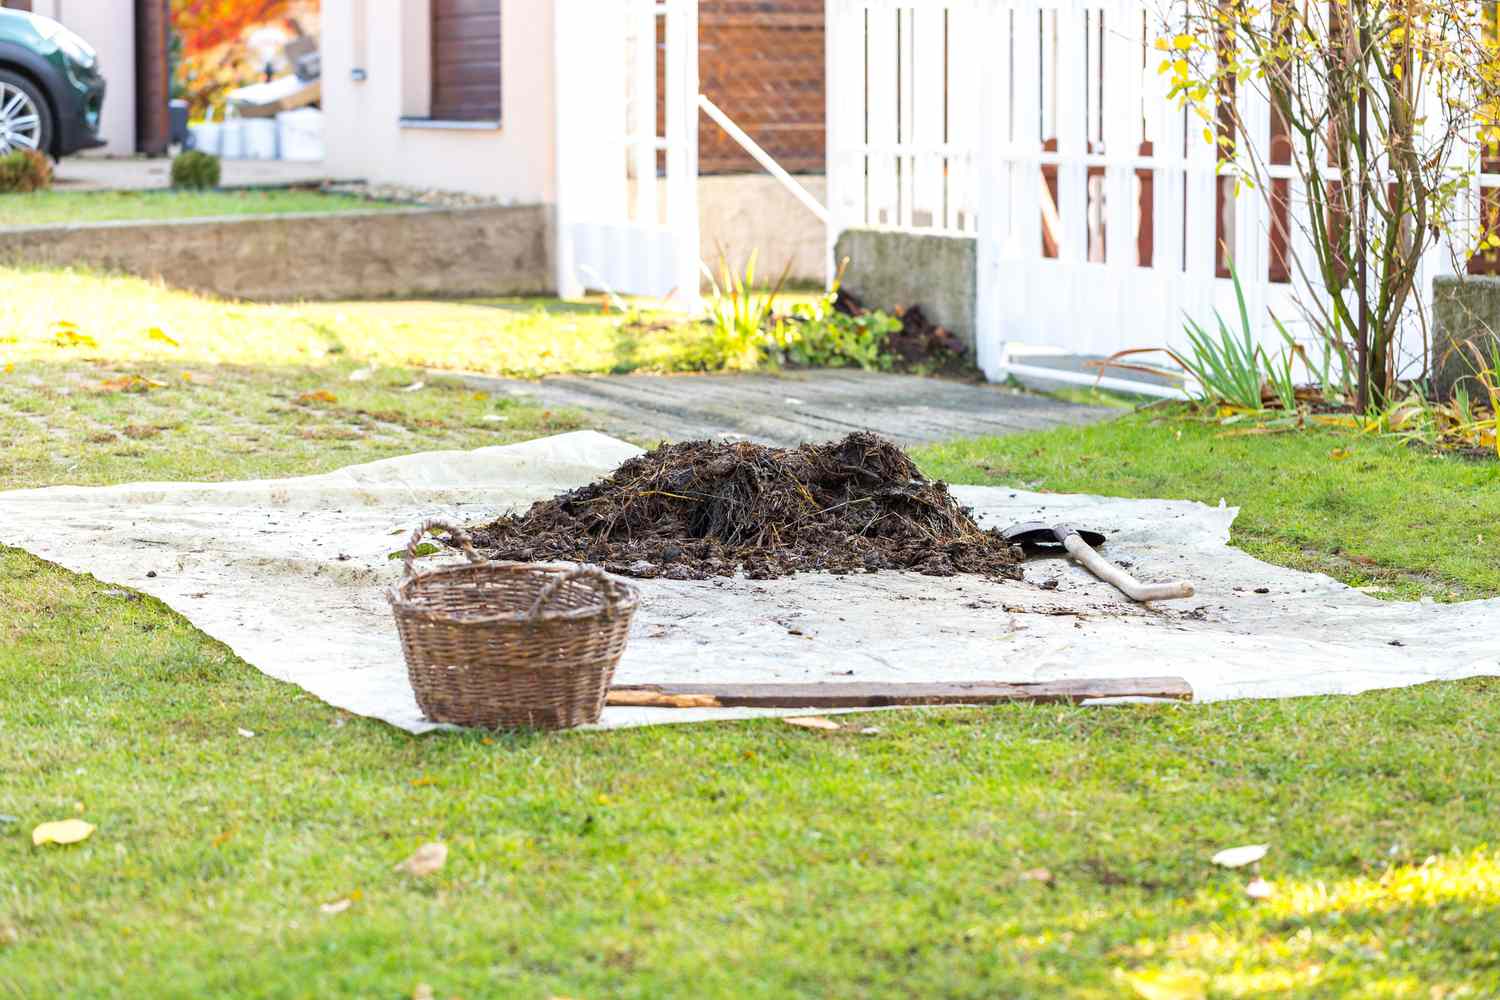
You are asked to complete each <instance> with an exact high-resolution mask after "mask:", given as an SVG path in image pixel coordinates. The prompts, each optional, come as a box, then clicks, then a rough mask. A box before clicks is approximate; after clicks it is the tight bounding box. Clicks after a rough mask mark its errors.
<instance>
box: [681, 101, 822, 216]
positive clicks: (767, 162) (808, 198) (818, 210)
mask: <svg viewBox="0 0 1500 1000" xmlns="http://www.w3.org/2000/svg"><path fill="white" fill-rule="evenodd" d="M698 107H700V108H702V109H703V113H704V114H706V115H708V117H710V118H712V119H713V120H714V123H715V124H717V125H718V126H719V128H721V129H723V130H724V131H725V132H727V133H728V134H729V138H731V139H733V140H734V141H735V142H737V143H739V144H740V146H741V148H743V149H744V150H745V152H747V153H749V154H750V156H751V157H752V158H753V159H754V160H755V162H756V163H759V164H760V165H761V166H762V167H764V168H765V170H766V173H768V174H770V175H771V176H772V177H774V178H776V179H777V180H778V181H780V182H781V186H782V187H784V188H786V189H787V190H788V191H790V192H791V194H792V197H793V198H796V199H797V200H798V201H800V202H801V203H802V205H803V207H804V208H806V209H807V210H808V211H809V212H811V213H812V214H813V215H816V216H817V217H818V221H819V222H821V223H823V225H825V226H826V225H828V224H829V223H830V222H831V221H832V217H831V216H830V215H829V214H828V209H827V208H826V207H825V206H824V205H823V203H822V202H820V201H818V199H816V198H814V197H813V196H812V195H811V194H810V193H809V192H808V190H807V188H805V187H803V186H802V185H801V184H799V183H797V178H795V177H793V176H792V175H791V174H789V173H787V172H786V170H785V169H783V168H782V166H781V164H779V163H777V162H776V160H775V159H773V158H772V156H771V154H770V153H767V152H766V151H765V150H764V149H761V148H760V146H759V144H757V143H756V141H755V140H754V139H752V138H750V136H749V135H747V134H746V133H745V130H744V129H742V128H740V127H739V126H738V125H736V124H735V123H734V120H733V119H731V118H730V117H729V116H728V115H726V114H725V113H724V112H723V111H721V110H719V106H718V105H717V104H715V103H714V102H713V101H711V100H709V99H708V95H706V94H699V95H698Z"/></svg>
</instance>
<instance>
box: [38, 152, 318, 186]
mask: <svg viewBox="0 0 1500 1000" xmlns="http://www.w3.org/2000/svg"><path fill="white" fill-rule="evenodd" d="M220 162H221V164H222V166H223V179H222V181H221V186H222V187H227V188H232V187H267V186H281V185H287V184H297V185H303V184H321V183H322V182H323V181H324V180H326V179H327V178H328V172H327V171H326V170H325V169H324V168H323V164H322V163H291V162H287V161H285V160H222V161H220ZM171 169H172V161H171V160H170V159H169V158H167V157H154V158H147V157H144V156H121V157H114V156H70V157H67V158H66V159H64V160H63V161H62V162H61V163H59V164H58V165H57V169H56V171H55V173H54V176H53V180H54V183H55V184H56V185H57V187H58V190H61V191H143V190H148V189H151V188H165V187H168V186H169V185H170V177H169V174H170V171H171Z"/></svg>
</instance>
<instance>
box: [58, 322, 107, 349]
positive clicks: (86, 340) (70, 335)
mask: <svg viewBox="0 0 1500 1000" xmlns="http://www.w3.org/2000/svg"><path fill="white" fill-rule="evenodd" d="M52 342H53V343H54V344H56V345H57V346H58V347H98V346H99V342H98V341H97V340H95V339H94V338H93V337H90V336H89V335H88V334H86V333H79V332H78V331H77V330H76V329H72V328H64V327H63V326H62V325H60V324H59V326H58V328H57V330H55V331H54V332H53V334H52Z"/></svg>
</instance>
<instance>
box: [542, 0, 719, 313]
mask: <svg viewBox="0 0 1500 1000" xmlns="http://www.w3.org/2000/svg"><path fill="white" fill-rule="evenodd" d="M555 18H556V21H555V45H556V48H555V65H556V115H557V116H556V128H557V175H556V179H557V206H558V207H557V212H558V219H557V240H558V247H557V256H556V259H557V288H558V292H559V294H561V295H563V296H577V295H580V294H582V292H583V290H584V289H585V288H593V289H600V290H604V291H612V292H618V293H620V294H630V295H646V296H652V297H655V298H663V299H675V300H676V301H678V302H679V304H682V305H684V306H686V307H689V308H692V307H694V306H695V305H696V303H697V301H698V280H699V259H698V192H697V183H698V5H697V3H696V2H695V0H609V2H600V0H557V3H556V7H555ZM659 86H660V89H661V93H658V87H659Z"/></svg>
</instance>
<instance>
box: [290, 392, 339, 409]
mask: <svg viewBox="0 0 1500 1000" xmlns="http://www.w3.org/2000/svg"><path fill="white" fill-rule="evenodd" d="M338 401H339V398H338V397H337V396H335V395H334V394H333V393H331V392H329V391H328V390H327V389H314V390H313V391H312V392H304V393H302V394H301V395H300V396H298V397H297V398H295V399H293V400H292V402H294V403H299V404H301V405H302V406H311V405H312V404H314V403H327V404H330V405H331V404H333V403H337V402H338Z"/></svg>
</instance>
